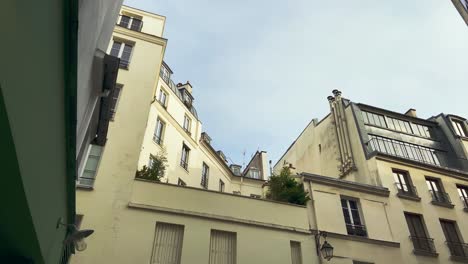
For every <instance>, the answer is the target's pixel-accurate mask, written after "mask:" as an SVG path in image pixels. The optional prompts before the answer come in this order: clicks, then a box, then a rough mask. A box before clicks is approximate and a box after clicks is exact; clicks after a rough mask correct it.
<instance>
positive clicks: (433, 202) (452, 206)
mask: <svg viewBox="0 0 468 264" xmlns="http://www.w3.org/2000/svg"><path fill="white" fill-rule="evenodd" d="M431 203H432V204H433V205H437V206H441V207H445V208H450V209H452V208H454V207H455V205H453V204H451V203H442V202H437V201H431Z"/></svg>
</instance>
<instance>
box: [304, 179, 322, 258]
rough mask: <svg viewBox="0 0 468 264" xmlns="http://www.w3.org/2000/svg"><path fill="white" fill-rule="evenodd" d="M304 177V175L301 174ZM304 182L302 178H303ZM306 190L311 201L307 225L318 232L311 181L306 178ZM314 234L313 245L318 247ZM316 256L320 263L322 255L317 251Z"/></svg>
mask: <svg viewBox="0 0 468 264" xmlns="http://www.w3.org/2000/svg"><path fill="white" fill-rule="evenodd" d="M303 178H304V176H303ZM303 182H304V180H303ZM307 183H308V184H307V190H308V191H309V197H310V203H311V211H312V215H313V216H312V219H309V226H310V229H311V230H315V232H317V233H318V232H319V230H318V220H317V212H316V210H315V200H314V195H313V193H312V183H311V182H310V180H307ZM315 235H316V234H313V236H314V237H313V238H314V243H315V247H316V248H319V247H320V241H318V242H319V244H317V239H316V238H315ZM317 258H318V263H319V264H322V263H323V262H322V257H321V256H320V255H319V253H318V252H317Z"/></svg>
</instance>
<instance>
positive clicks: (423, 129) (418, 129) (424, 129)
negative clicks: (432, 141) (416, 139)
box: [411, 123, 431, 138]
mask: <svg viewBox="0 0 468 264" xmlns="http://www.w3.org/2000/svg"><path fill="white" fill-rule="evenodd" d="M411 126H412V128H413V132H414V134H415V135H418V136H421V137H427V138H430V137H431V133H430V132H429V127H428V126H424V125H419V124H414V123H411Z"/></svg>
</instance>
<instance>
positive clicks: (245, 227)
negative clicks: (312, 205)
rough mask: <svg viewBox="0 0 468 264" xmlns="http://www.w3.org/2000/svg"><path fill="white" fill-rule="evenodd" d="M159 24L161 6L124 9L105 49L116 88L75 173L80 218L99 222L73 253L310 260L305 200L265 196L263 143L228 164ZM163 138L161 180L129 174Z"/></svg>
mask: <svg viewBox="0 0 468 264" xmlns="http://www.w3.org/2000/svg"><path fill="white" fill-rule="evenodd" d="M135 21H136V22H135ZM164 25H165V18H164V17H162V16H159V15H155V14H151V13H148V12H143V11H141V10H137V9H134V8H130V7H127V6H124V7H123V8H122V10H121V12H120V16H119V19H118V21H117V26H116V27H115V29H114V34H113V38H112V39H113V41H112V42H111V43H110V45H109V51H108V52H109V53H110V54H113V55H115V56H117V57H120V58H121V61H120V67H121V69H120V70H119V73H118V79H117V83H118V84H119V85H118V87H117V90H118V91H120V93H117V95H118V96H116V97H115V104H114V105H113V107H112V109H113V115H112V121H111V122H110V125H109V129H108V133H107V142H106V144H105V146H104V147H99V146H96V145H91V146H90V147H89V151H88V153H87V161H86V164H85V166H84V168H83V169H82V170H81V171H80V172H79V173H80V178H79V180H78V183H77V194H76V196H77V214H78V220H79V221H78V222H79V223H78V224H79V225H80V227H81V228H82V229H93V230H95V232H94V234H93V235H92V236H90V237H88V238H87V245H88V246H87V249H86V250H85V251H83V252H78V253H77V254H76V255H74V256H73V258H72V260H71V262H72V263H187V264H189V263H190V264H193V263H265V264H266V263H278V264H283V263H294V264H300V263H316V262H317V261H318V260H317V255H316V254H315V251H314V250H312V251H311V250H310V249H311V248H312V249H314V248H315V240H314V236H313V233H312V232H311V230H310V228H309V221H308V216H307V215H308V213H309V211H308V210H307V208H306V207H305V206H298V205H292V204H285V203H280V202H274V201H268V200H265V199H262V197H263V194H264V183H265V180H266V179H267V178H268V177H269V171H270V169H269V167H268V161H267V158H266V153H265V152H263V151H257V152H256V153H255V154H254V155H253V157H252V159H251V161H250V162H249V163H248V164H247V166H245V167H244V168H241V166H238V165H235V164H230V165H229V163H228V162H227V161H226V159H227V158H226V156H225V155H224V154H223V153H222V152H218V151H216V150H215V149H214V148H213V147H212V145H211V139H210V137H209V136H208V135H207V134H206V133H202V125H201V122H200V120H199V118H198V116H197V113H196V111H195V109H194V107H193V106H194V104H193V97H192V86H191V85H190V83H188V82H187V83H186V84H180V85H175V84H174V83H173V82H172V81H171V79H170V73H171V72H172V71H171V70H170V68H169V67H168V66H167V65H166V64H165V63H164V62H163V57H164V51H165V48H166V40H165V39H164V38H163V37H162V34H163V31H164ZM161 92H163V93H164V94H163V96H164V97H161V96H162V95H161ZM163 98H165V99H163ZM201 103H203V102H201ZM158 120H159V121H160V122H164V123H163V124H164V127H163V129H159V130H158V129H157V128H158V126H157V123H158ZM188 120H189V121H188ZM161 124H162V123H161ZM156 131H160V132H157V133H156ZM184 146H185V148H186V149H185V151H187V150H188V153H187V152H186V153H185V154H183V153H182V152H183V148H184ZM163 148H164V149H165V152H166V155H167V158H168V164H167V165H168V167H167V171H166V176H165V177H164V178H163V181H162V182H152V181H148V180H143V179H138V178H135V173H136V171H137V170H138V169H140V168H142V167H143V166H144V165H150V158H151V155H157V154H158V153H159V152H160V151H162V150H163ZM183 157H184V158H183ZM204 164H205V165H206V166H207V167H208V168H209V169H208V170H205V172H207V173H204V169H203V166H204ZM221 181H222V182H223V183H224V184H220V183H221Z"/></svg>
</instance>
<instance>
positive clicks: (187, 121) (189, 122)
mask: <svg viewBox="0 0 468 264" xmlns="http://www.w3.org/2000/svg"><path fill="white" fill-rule="evenodd" d="M191 127H192V119H190V117H189V116H188V115H187V114H185V115H184V124H183V128H184V130H185V131H186V132H187V133H190V130H191Z"/></svg>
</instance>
